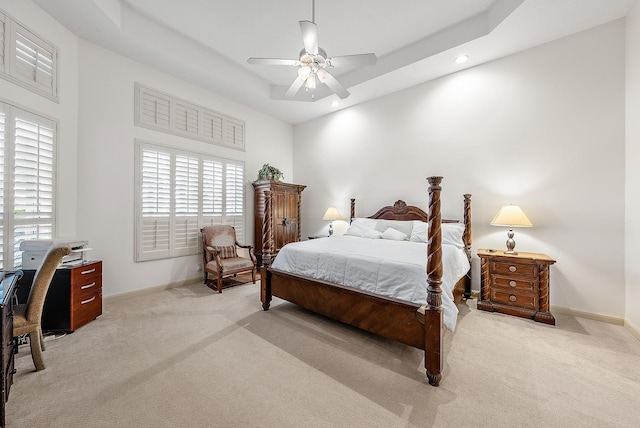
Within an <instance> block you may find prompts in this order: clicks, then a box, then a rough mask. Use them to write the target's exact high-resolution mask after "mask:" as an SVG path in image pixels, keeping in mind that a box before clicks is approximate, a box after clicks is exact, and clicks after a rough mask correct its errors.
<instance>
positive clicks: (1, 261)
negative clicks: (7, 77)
mask: <svg viewBox="0 0 640 428" xmlns="http://www.w3.org/2000/svg"><path fill="white" fill-rule="evenodd" d="M0 114H4V124H3V125H4V126H3V132H2V134H3V137H2V138H1V139H0V141H1V142H2V143H3V144H0V151H2V153H0V158H2V159H3V162H2V168H1V169H0V174H1V175H2V177H0V180H1V183H0V186H2V194H0V212H1V218H0V241H1V248H0V267H1V268H2V269H16V268H20V267H21V266H22V261H21V254H22V252H21V251H20V249H19V247H20V242H22V241H24V240H25V239H19V238H18V236H21V235H17V234H16V229H17V228H18V227H20V226H33V227H36V228H37V229H39V228H40V227H47V228H50V232H48V233H45V232H40V231H38V232H37V233H35V235H32V237H31V238H30V239H53V238H54V237H56V236H57V219H58V215H57V193H58V189H57V182H58V180H57V164H58V161H57V155H58V147H57V134H58V122H57V120H55V119H53V118H51V117H48V116H46V115H43V114H40V113H37V112H34V111H32V110H29V109H26V108H24V107H22V106H17V105H15V104H14V103H9V102H7V101H5V100H3V99H0ZM17 119H21V120H23V121H29V122H30V123H34V122H35V123H37V125H38V126H39V127H46V128H47V129H50V130H51V131H52V136H51V144H50V148H51V156H48V157H47V159H50V162H51V165H50V168H51V171H50V173H51V176H50V180H51V183H50V192H51V196H50V201H51V208H50V212H48V211H46V210H44V211H39V210H38V211H37V214H36V215H34V216H33V217H28V216H27V218H20V217H21V216H20V215H16V212H15V211H16V210H15V208H16V200H15V197H16V189H15V183H16V181H17V180H16V170H15V153H16V135H17V133H16V124H15V123H16V120H17ZM40 136H41V134H38V138H40ZM30 161H31V163H33V160H32V159H30ZM38 166H39V164H38ZM38 170H40V169H38ZM38 185H40V181H39V180H38ZM45 199H46V198H45ZM47 213H49V215H47Z"/></svg>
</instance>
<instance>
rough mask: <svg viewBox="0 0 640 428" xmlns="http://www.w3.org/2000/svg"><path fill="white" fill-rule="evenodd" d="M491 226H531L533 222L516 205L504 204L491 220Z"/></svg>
mask: <svg viewBox="0 0 640 428" xmlns="http://www.w3.org/2000/svg"><path fill="white" fill-rule="evenodd" d="M491 225H493V226H508V227H531V226H533V223H531V220H529V218H528V217H527V216H526V215H525V213H524V212H523V211H522V209H521V208H520V207H519V206H517V205H505V206H504V207H502V208H500V211H498V214H496V216H495V217H494V218H493V220H491Z"/></svg>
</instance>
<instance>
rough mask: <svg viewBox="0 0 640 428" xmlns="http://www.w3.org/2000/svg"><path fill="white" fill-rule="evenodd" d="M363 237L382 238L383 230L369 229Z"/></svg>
mask: <svg viewBox="0 0 640 428" xmlns="http://www.w3.org/2000/svg"><path fill="white" fill-rule="evenodd" d="M362 237H363V238H369V239H380V238H382V232H380V231H379V230H369V231H367V232H365V233H364V235H362Z"/></svg>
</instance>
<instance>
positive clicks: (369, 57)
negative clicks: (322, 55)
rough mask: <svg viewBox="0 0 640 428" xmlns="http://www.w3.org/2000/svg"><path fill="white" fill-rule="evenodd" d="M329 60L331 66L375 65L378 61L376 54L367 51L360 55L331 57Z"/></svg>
mask: <svg viewBox="0 0 640 428" xmlns="http://www.w3.org/2000/svg"><path fill="white" fill-rule="evenodd" d="M327 62H328V63H329V64H330V65H331V67H351V66H360V65H375V63H376V62H378V58H377V57H376V54H372V53H366V54H358V55H345V56H334V57H333V58H329V59H328V60H327Z"/></svg>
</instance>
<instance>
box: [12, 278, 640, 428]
mask: <svg viewBox="0 0 640 428" xmlns="http://www.w3.org/2000/svg"><path fill="white" fill-rule="evenodd" d="M258 295H259V288H258V286H257V285H253V284H246V285H240V286H236V287H232V288H229V289H226V290H224V292H223V293H222V294H218V293H215V292H213V291H212V290H210V289H209V288H207V287H206V286H204V285H203V284H202V283H198V284H193V285H190V286H187V287H180V288H175V289H172V290H167V291H162V292H156V293H153V294H149V295H146V296H137V297H134V298H131V299H129V300H126V301H118V302H112V303H107V304H106V305H105V313H104V314H103V315H102V316H101V317H99V318H98V319H97V320H96V321H93V322H92V323H90V324H88V325H86V326H84V327H82V328H80V329H79V330H77V331H76V332H75V333H73V334H70V335H67V336H65V337H62V338H59V339H56V340H53V341H50V342H47V345H48V349H47V351H46V352H45V353H44V358H45V362H46V364H47V369H46V370H44V371H42V372H34V371H33V365H32V362H31V357H30V354H29V351H28V347H26V348H25V347H21V349H20V353H19V354H18V355H17V357H16V368H17V373H16V375H15V383H14V385H13V387H12V389H11V396H10V399H9V402H8V403H7V427H9V428H18V427H83V428H85V427H86V428H91V427H110V428H113V427H154V428H157V427H172V428H175V427H278V428H279V427H323V428H324V427H345V428H347V427H348V428H354V427H367V428H369V427H431V426H434V427H467V426H469V427H470V426H474V427H475V426H488V427H637V426H639V424H638V423H639V422H640V364H639V363H640V342H639V341H638V340H636V339H635V338H634V337H633V336H631V334H630V333H629V332H628V331H626V330H625V329H624V328H623V327H620V326H615V325H610V324H604V323H600V322H596V321H591V320H586V319H580V318H574V317H571V316H568V315H562V314H556V317H557V321H558V325H557V326H556V327H552V326H546V325H542V324H538V323H534V322H532V321H529V320H524V319H519V318H514V317H510V316H506V315H500V314H492V313H487V312H480V311H477V310H476V309H475V301H469V302H466V303H463V304H462V305H461V307H460V310H461V313H460V316H459V319H458V328H457V330H456V332H455V333H454V334H447V335H446V354H445V361H446V367H445V371H444V378H443V381H442V383H441V386H440V387H439V388H434V387H431V386H429V385H428V384H427V381H426V376H425V374H424V370H423V368H422V366H423V362H422V353H421V352H420V351H418V350H416V349H413V348H409V347H406V346H404V345H400V344H398V343H394V342H391V341H388V340H384V339H380V338H378V337H375V336H372V335H369V334H367V333H363V332H361V331H358V330H355V329H352V328H350V327H347V326H344V325H342V324H338V323H335V322H332V321H329V320H327V319H324V318H321V317H319V316H317V315H314V314H311V313H308V312H305V311H303V310H301V309H299V308H297V307H296V306H293V305H291V304H289V303H286V302H282V301H280V300H275V301H274V304H273V306H272V309H271V310H270V311H268V312H263V311H262V310H261V307H260V302H259V299H258Z"/></svg>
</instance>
